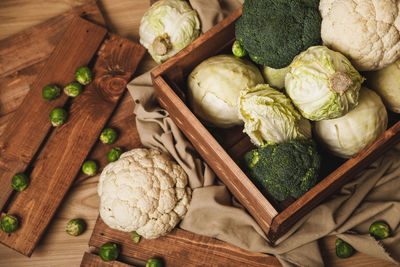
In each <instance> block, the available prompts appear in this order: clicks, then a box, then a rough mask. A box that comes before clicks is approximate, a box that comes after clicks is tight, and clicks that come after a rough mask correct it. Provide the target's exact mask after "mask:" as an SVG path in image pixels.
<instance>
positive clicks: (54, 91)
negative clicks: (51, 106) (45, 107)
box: [42, 85, 61, 101]
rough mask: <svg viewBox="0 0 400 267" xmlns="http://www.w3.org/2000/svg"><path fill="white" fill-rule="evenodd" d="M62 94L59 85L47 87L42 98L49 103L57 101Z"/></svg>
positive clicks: (43, 89)
mask: <svg viewBox="0 0 400 267" xmlns="http://www.w3.org/2000/svg"><path fill="white" fill-rule="evenodd" d="M60 94H61V89H60V87H58V86H57V85H46V86H45V87H43V88H42V97H43V98H44V99H46V100H47V101H50V100H53V99H56V98H57V97H59V96H60Z"/></svg>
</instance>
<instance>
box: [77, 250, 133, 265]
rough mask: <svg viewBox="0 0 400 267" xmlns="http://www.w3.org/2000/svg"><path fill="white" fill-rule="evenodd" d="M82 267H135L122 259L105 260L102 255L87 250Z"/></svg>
mask: <svg viewBox="0 0 400 267" xmlns="http://www.w3.org/2000/svg"><path fill="white" fill-rule="evenodd" d="M80 266H81V267H135V266H134V265H131V264H126V263H122V262H120V261H109V262H106V261H103V260H102V259H101V258H100V256H98V255H95V254H91V253H88V252H85V254H84V255H83V258H82V262H81V265H80Z"/></svg>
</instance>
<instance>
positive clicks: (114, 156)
mask: <svg viewBox="0 0 400 267" xmlns="http://www.w3.org/2000/svg"><path fill="white" fill-rule="evenodd" d="M121 154H122V149H121V148H119V147H114V148H111V150H110V151H109V152H108V153H107V160H108V162H114V161H116V160H118V159H119V157H120V156H121Z"/></svg>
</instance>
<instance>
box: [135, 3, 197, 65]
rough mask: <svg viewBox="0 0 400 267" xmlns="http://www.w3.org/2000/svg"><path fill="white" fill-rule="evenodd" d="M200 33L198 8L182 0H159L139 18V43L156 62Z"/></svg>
mask: <svg viewBox="0 0 400 267" xmlns="http://www.w3.org/2000/svg"><path fill="white" fill-rule="evenodd" d="M199 34H200V21H199V18H198V16H197V12H196V11H195V10H193V9H192V8H191V7H190V5H189V4H188V3H187V2H186V1H183V0H160V1H158V2H156V3H154V4H153V5H152V6H151V7H150V8H149V9H148V10H147V11H146V13H145V14H144V16H143V18H142V20H141V21H140V28H139V35H140V43H141V44H142V45H143V46H144V47H146V48H147V49H148V51H149V53H150V55H151V56H152V57H153V59H154V60H155V61H156V62H157V63H162V62H164V61H166V60H167V59H169V58H170V57H172V56H173V55H175V54H176V53H178V52H179V51H180V50H181V49H183V48H184V47H186V46H187V45H189V44H190V43H191V42H193V41H194V40H195V39H196V38H197V37H198V36H199Z"/></svg>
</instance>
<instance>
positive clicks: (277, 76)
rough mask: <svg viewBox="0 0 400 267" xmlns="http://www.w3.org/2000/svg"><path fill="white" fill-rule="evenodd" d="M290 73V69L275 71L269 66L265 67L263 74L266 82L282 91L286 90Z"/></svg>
mask: <svg viewBox="0 0 400 267" xmlns="http://www.w3.org/2000/svg"><path fill="white" fill-rule="evenodd" d="M288 71H289V67H286V68H282V69H274V68H271V67H268V66H264V67H263V69H262V74H263V76H264V79H265V81H266V82H267V83H268V84H269V85H270V86H272V87H273V88H276V89H279V90H282V89H283V88H285V77H286V74H287V73H288Z"/></svg>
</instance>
